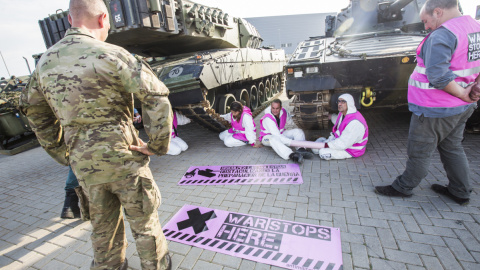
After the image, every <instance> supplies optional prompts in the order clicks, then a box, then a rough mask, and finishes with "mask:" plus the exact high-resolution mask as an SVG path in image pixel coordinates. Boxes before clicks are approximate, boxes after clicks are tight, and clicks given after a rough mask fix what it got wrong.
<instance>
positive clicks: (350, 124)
mask: <svg viewBox="0 0 480 270" xmlns="http://www.w3.org/2000/svg"><path fill="white" fill-rule="evenodd" d="M337 103H338V111H339V114H338V115H337V114H334V115H332V119H331V120H332V122H333V124H334V127H333V131H332V133H330V137H328V139H326V138H324V137H321V138H319V139H317V140H316V142H320V143H325V148H322V149H320V151H319V149H312V151H313V153H315V154H319V156H320V158H322V159H326V160H329V159H346V158H351V157H358V156H361V155H363V153H365V147H366V144H367V141H368V126H367V123H366V121H365V118H363V116H362V115H361V114H360V112H358V111H357V108H356V107H355V101H354V99H353V97H352V95H350V94H343V95H341V96H340V97H338V100H337ZM338 117H340V119H339V118H338ZM337 120H338V121H337ZM345 121H347V122H345ZM343 122H344V123H343ZM342 123H343V125H342ZM345 124H346V126H345Z"/></svg>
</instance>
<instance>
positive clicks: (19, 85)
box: [0, 76, 38, 155]
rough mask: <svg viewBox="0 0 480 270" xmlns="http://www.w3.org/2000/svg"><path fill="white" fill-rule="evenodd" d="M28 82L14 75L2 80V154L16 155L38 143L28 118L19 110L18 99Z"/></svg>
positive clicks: (0, 84) (0, 120)
mask: <svg viewBox="0 0 480 270" xmlns="http://www.w3.org/2000/svg"><path fill="white" fill-rule="evenodd" d="M25 85H26V83H25V82H24V81H23V78H16V77H15V76H12V77H11V78H10V79H9V80H8V81H7V80H2V81H0V87H1V88H0V154H5V155H14V154H17V153H20V152H22V151H25V150H27V149H30V148H32V147H34V146H37V145H38V141H37V140H36V139H35V134H34V133H33V132H32V130H31V128H30V125H29V124H28V120H27V118H26V117H25V115H23V113H21V112H20V111H19V110H18V101H19V97H20V94H21V91H22V89H23V88H24V87H25Z"/></svg>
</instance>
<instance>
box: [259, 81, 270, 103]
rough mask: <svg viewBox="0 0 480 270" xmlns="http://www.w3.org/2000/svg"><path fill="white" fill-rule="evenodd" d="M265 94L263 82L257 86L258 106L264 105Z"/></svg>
mask: <svg viewBox="0 0 480 270" xmlns="http://www.w3.org/2000/svg"><path fill="white" fill-rule="evenodd" d="M267 99H268V98H267V93H265V85H264V84H263V82H260V83H259V84H258V101H259V103H260V104H262V103H264V102H265V101H267Z"/></svg>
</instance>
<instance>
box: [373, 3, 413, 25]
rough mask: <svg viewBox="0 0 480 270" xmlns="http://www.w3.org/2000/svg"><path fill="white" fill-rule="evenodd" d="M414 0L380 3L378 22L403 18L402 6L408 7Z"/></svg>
mask: <svg viewBox="0 0 480 270" xmlns="http://www.w3.org/2000/svg"><path fill="white" fill-rule="evenodd" d="M412 1H413V0H397V1H395V2H393V3H392V2H382V3H379V4H378V22H379V23H383V22H388V21H398V20H402V18H403V17H402V12H401V10H402V8H404V7H406V6H407V5H408V4H410V3H411V2H412Z"/></svg>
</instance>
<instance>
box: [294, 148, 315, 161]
mask: <svg viewBox="0 0 480 270" xmlns="http://www.w3.org/2000/svg"><path fill="white" fill-rule="evenodd" d="M297 153H299V154H300V155H302V156H303V158H305V159H311V158H313V153H312V152H310V151H308V150H307V149H305V148H303V147H302V148H298V150H297Z"/></svg>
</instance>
